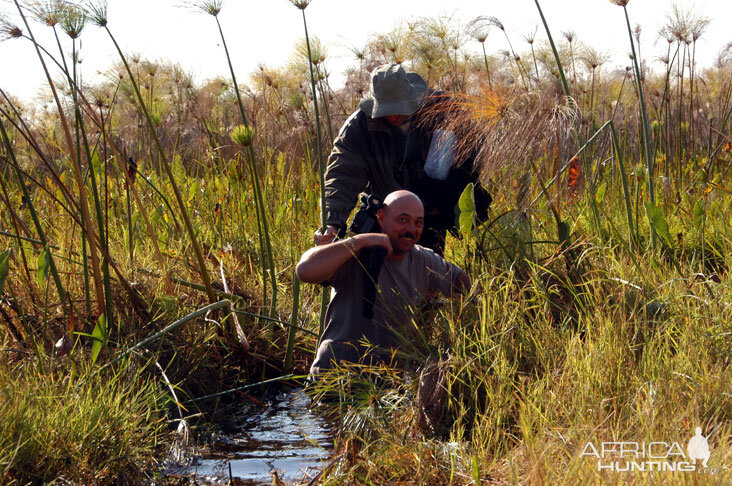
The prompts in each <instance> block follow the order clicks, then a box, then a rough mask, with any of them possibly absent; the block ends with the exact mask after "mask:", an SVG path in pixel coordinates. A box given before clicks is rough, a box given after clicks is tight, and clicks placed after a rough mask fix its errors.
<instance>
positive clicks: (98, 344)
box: [92, 314, 107, 363]
mask: <svg viewBox="0 0 732 486" xmlns="http://www.w3.org/2000/svg"><path fill="white" fill-rule="evenodd" d="M92 339H93V340H94V342H93V343H92V363H96V362H97V357H98V356H99V352H100V351H101V350H102V346H103V345H105V344H107V317H106V316H105V315H104V314H102V315H101V316H99V320H98V321H97V325H96V326H94V331H92Z"/></svg>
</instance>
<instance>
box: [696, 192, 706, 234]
mask: <svg viewBox="0 0 732 486" xmlns="http://www.w3.org/2000/svg"><path fill="white" fill-rule="evenodd" d="M703 222H704V202H703V201H702V200H701V199H699V200H698V201H697V202H696V204H695V205H694V226H695V227H696V230H697V231H699V230H700V229H701V226H702V223H703Z"/></svg>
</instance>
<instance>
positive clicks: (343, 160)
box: [325, 111, 370, 228]
mask: <svg viewBox="0 0 732 486" xmlns="http://www.w3.org/2000/svg"><path fill="white" fill-rule="evenodd" d="M365 116H366V115H365V114H363V113H361V112H360V111H357V112H356V113H354V114H353V115H351V117H350V118H349V119H348V120H346V123H345V124H344V125H343V127H342V128H341V131H340V133H339V134H338V137H337V138H336V140H335V142H334V143H333V151H332V152H331V154H330V157H329V158H328V168H327V169H326V171H325V210H326V214H327V221H326V224H329V225H334V226H338V227H340V228H345V226H346V220H347V219H348V216H349V214H351V211H352V210H353V208H354V206H355V205H356V202H357V198H358V195H359V193H361V192H362V191H364V190H365V189H366V186H367V185H368V182H369V169H368V160H369V150H370V146H369V144H368V139H367V138H366V137H367V135H368V134H367V131H368V129H367V128H366V127H365V120H364V119H362V118H364V117H365ZM365 132H366V133H365Z"/></svg>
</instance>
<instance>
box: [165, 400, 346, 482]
mask: <svg viewBox="0 0 732 486" xmlns="http://www.w3.org/2000/svg"><path fill="white" fill-rule="evenodd" d="M258 400H259V401H260V402H261V403H262V404H263V405H265V407H261V406H259V405H256V404H254V403H252V402H249V401H246V402H245V403H244V404H243V406H242V409H241V411H240V412H237V417H235V420H234V422H235V423H236V425H235V426H234V427H233V428H232V429H229V430H227V431H226V433H225V434H222V435H219V436H218V437H217V438H216V440H215V441H214V443H213V444H212V445H211V446H210V447H209V448H208V449H207V450H205V451H203V452H202V454H200V455H198V456H197V457H195V458H194V459H193V463H192V464H191V465H190V466H187V467H185V468H182V469H178V470H176V471H170V472H172V473H174V475H175V476H185V477H187V478H188V479H194V480H195V481H197V482H203V483H213V484H224V483H226V482H227V481H228V480H229V467H231V476H232V477H233V478H234V479H235V480H236V481H235V483H236V484H244V485H270V484H272V478H273V475H272V473H273V472H274V471H277V473H278V474H279V477H280V479H282V480H284V481H285V482H287V483H288V484H289V483H290V482H294V481H298V480H303V479H306V478H308V477H312V476H314V475H316V474H317V473H318V471H320V469H321V468H322V467H323V466H324V464H325V463H326V462H327V459H328V457H329V452H330V450H331V449H332V447H333V440H332V435H331V427H329V425H328V423H327V422H326V421H325V420H324V419H323V418H322V417H319V416H318V415H317V414H315V413H313V412H312V411H311V410H310V408H309V405H310V398H308V397H307V395H305V393H304V392H303V390H302V389H296V390H289V391H280V392H275V393H272V394H270V395H266V396H263V397H261V396H260V397H258ZM306 482H307V480H306Z"/></svg>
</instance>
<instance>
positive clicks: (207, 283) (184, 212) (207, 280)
mask: <svg viewBox="0 0 732 486" xmlns="http://www.w3.org/2000/svg"><path fill="white" fill-rule="evenodd" d="M16 1H17V0H16ZM104 30H106V31H107V34H108V35H109V38H110V39H111V40H112V42H113V43H114V47H115V48H116V49H117V53H118V54H119V56H120V58H121V59H122V63H123V64H124V66H125V69H126V70H127V74H128V75H129V77H130V83H131V84H132V87H133V88H134V90H135V95H136V96H137V100H138V102H139V103H140V109H141V110H142V112H143V114H144V115H145V119H146V120H147V124H148V127H149V129H150V130H149V131H150V135H151V137H152V139H153V141H154V142H155V146H156V148H157V150H158V154H159V155H160V161H161V162H162V165H163V168H164V169H165V172H166V174H167V175H168V178H169V179H170V185H171V187H172V188H173V194H175V199H176V201H177V202H178V207H179V208H180V211H181V216H182V218H183V223H184V224H185V227H186V230H187V231H188V237H189V238H190V240H191V245H192V246H193V251H194V253H195V256H196V260H197V263H198V269H199V272H200V274H201V279H202V280H203V285H204V287H205V288H206V295H207V297H208V299H209V301H210V302H212V303H213V302H215V301H216V296H215V294H214V291H213V287H212V286H211V277H210V276H209V274H208V269H207V268H206V262H205V261H204V259H203V252H202V251H201V247H200V246H199V244H198V239H197V238H196V232H195V230H194V229H193V224H192V223H191V219H190V217H189V216H188V209H187V208H186V205H185V202H184V201H183V196H182V195H181V192H180V189H179V188H178V183H177V182H176V181H175V175H174V174H173V169H172V168H171V166H170V161H169V160H168V158H167V157H166V155H165V151H164V150H163V147H162V145H161V144H160V138H159V137H158V134H157V132H156V131H155V125H154V124H153V122H152V119H151V118H150V113H148V110H147V107H146V106H145V102H144V100H143V99H142V94H141V93H140V88H139V86H138V85H137V81H135V78H134V76H133V75H132V70H131V69H130V65H129V64H128V63H127V58H125V56H124V54H123V53H122V49H121V48H120V46H119V44H117V40H116V39H115V38H114V36H113V35H112V32H111V31H110V30H109V27H107V25H104Z"/></svg>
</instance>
